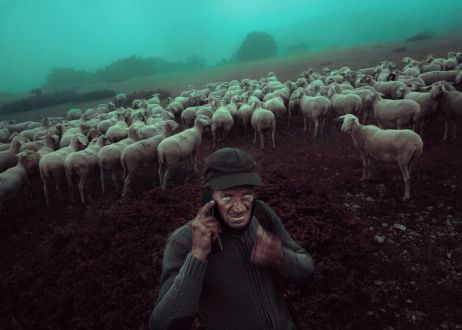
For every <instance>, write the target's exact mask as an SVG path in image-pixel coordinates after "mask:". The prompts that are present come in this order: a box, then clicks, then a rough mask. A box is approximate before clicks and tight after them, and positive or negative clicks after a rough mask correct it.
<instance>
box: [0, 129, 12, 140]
mask: <svg viewBox="0 0 462 330" xmlns="http://www.w3.org/2000/svg"><path fill="white" fill-rule="evenodd" d="M8 141H10V130H9V129H8V128H6V127H5V128H0V143H5V142H8Z"/></svg>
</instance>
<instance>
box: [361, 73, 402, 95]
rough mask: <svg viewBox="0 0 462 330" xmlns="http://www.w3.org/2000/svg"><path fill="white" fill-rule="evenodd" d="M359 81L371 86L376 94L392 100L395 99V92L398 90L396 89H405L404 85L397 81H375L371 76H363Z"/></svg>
mask: <svg viewBox="0 0 462 330" xmlns="http://www.w3.org/2000/svg"><path fill="white" fill-rule="evenodd" d="M361 81H362V82H364V83H367V84H369V85H371V86H372V87H374V88H375V89H376V90H377V92H380V93H382V94H385V95H386V96H388V97H391V98H392V99H397V96H396V91H397V90H398V88H400V87H406V84H405V83H404V82H402V81H399V80H397V81H376V80H375V79H374V78H372V77H371V76H365V77H363V78H362V80H361Z"/></svg>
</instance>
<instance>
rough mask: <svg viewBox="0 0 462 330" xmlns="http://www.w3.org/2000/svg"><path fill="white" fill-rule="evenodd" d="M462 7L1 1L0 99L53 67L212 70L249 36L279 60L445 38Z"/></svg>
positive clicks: (452, 3) (445, 0) (446, 3)
mask: <svg viewBox="0 0 462 330" xmlns="http://www.w3.org/2000/svg"><path fill="white" fill-rule="evenodd" d="M185 3H187V5H186V4H185ZM448 8H450V10H448ZM461 9H462V2H460V1H456V0H442V1H440V2H438V3H434V2H430V1H415V0H410V1H407V2H406V3H403V2H402V1H398V0H391V1H386V2H383V3H372V4H371V3H369V2H367V1H365V0H357V1H337V0H335V1H330V2H328V3H325V2H322V1H319V0H315V1H302V0H294V1H290V3H289V2H287V1H285V2H283V1H280V0H277V1H272V2H271V4H265V1H262V0H255V1H252V2H244V1H237V0H235V1H231V0H218V1H211V0H209V1H188V2H185V1H179V0H173V1H170V2H167V3H153V2H152V1H148V0H137V1H129V0H119V1H107V0H94V1H90V0H79V1H76V0H70V1H66V2H65V3H64V2H63V1H56V0H42V1H40V2H38V1H33V0H22V1H21V0H18V1H9V2H2V3H1V4H0V49H1V53H0V54H1V55H0V58H1V61H0V76H1V77H2V79H1V80H0V91H2V92H10V93H14V92H21V91H28V90H31V89H33V88H37V87H40V86H42V85H43V84H44V83H45V81H46V76H47V74H48V72H49V71H50V69H51V68H53V67H62V68H73V69H77V70H85V71H88V72H95V71H96V70H98V69H102V68H104V67H105V66H107V65H109V64H111V63H112V62H115V61H117V60H120V59H123V58H128V57H130V56H133V55H135V56H139V57H143V58H148V57H155V58H164V59H166V60H168V61H172V62H182V61H185V60H186V59H187V58H188V57H190V56H192V55H197V56H199V57H201V58H203V59H205V60H206V61H207V65H209V66H211V65H215V64H217V63H218V62H220V61H222V60H229V59H231V57H232V56H233V54H234V53H235V52H236V51H237V50H238V49H239V46H240V44H241V42H242V41H243V40H244V38H245V36H246V35H247V34H248V33H250V32H252V31H261V32H266V33H269V34H270V35H271V36H272V37H273V38H274V40H275V41H276V44H277V46H278V50H279V54H283V52H284V50H285V49H287V47H288V46H290V45H293V44H297V43H306V44H307V46H308V50H309V51H318V50H322V49H327V48H333V47H345V46H352V45H358V44H367V43H377V42H387V41H395V40H405V39H406V38H408V37H410V36H412V35H415V34H416V33H419V32H422V31H430V32H434V33H446V32H448V31H450V30H451V29H453V28H454V27H456V26H457V24H459V23H458V19H457V14H458V12H460V10H461Z"/></svg>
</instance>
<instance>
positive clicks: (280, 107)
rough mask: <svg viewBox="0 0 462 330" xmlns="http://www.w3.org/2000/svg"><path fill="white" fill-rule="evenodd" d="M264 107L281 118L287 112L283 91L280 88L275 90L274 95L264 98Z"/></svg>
mask: <svg viewBox="0 0 462 330" xmlns="http://www.w3.org/2000/svg"><path fill="white" fill-rule="evenodd" d="M263 108H264V109H267V110H269V111H271V112H272V113H274V116H275V117H276V118H281V117H282V116H283V115H284V114H285V113H286V112H287V109H286V106H285V105H284V100H283V99H282V97H281V92H280V91H279V90H276V91H274V96H273V97H271V98H269V99H267V100H266V101H265V100H264V104H263Z"/></svg>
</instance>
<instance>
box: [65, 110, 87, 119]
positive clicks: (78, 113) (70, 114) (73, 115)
mask: <svg viewBox="0 0 462 330" xmlns="http://www.w3.org/2000/svg"><path fill="white" fill-rule="evenodd" d="M82 114H83V113H82V110H80V109H69V110H68V111H67V114H66V117H67V120H75V119H80V117H82Z"/></svg>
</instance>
